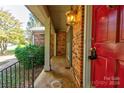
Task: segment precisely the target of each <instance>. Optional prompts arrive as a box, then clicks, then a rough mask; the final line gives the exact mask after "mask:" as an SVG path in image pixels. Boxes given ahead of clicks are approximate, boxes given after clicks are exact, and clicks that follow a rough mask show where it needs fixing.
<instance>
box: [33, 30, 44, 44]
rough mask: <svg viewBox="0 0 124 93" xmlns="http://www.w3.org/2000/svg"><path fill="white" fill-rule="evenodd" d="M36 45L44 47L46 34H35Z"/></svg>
mask: <svg viewBox="0 0 124 93" xmlns="http://www.w3.org/2000/svg"><path fill="white" fill-rule="evenodd" d="M33 35H34V44H35V45H39V46H42V45H44V33H43V32H33Z"/></svg>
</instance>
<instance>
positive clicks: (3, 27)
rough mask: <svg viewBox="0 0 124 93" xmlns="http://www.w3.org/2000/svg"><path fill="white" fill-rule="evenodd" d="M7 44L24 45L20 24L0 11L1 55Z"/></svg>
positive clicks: (9, 14)
mask: <svg viewBox="0 0 124 93" xmlns="http://www.w3.org/2000/svg"><path fill="white" fill-rule="evenodd" d="M8 43H15V44H24V43H25V39H24V34H23V30H22V29H21V23H20V22H19V20H17V19H15V18H14V17H13V16H12V15H11V13H9V12H8V11H4V10H3V9H1V10H0V49H1V53H2V54H3V53H4V52H5V51H6V49H7V44H8Z"/></svg>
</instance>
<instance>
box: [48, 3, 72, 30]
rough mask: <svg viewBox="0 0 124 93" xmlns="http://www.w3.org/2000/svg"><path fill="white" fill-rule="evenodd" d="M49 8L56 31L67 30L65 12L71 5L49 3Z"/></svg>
mask: <svg viewBox="0 0 124 93" xmlns="http://www.w3.org/2000/svg"><path fill="white" fill-rule="evenodd" d="M47 8H48V11H49V14H50V16H51V19H52V22H53V25H54V28H55V30H56V32H57V31H66V29H67V28H66V16H65V13H66V12H67V11H68V10H70V5H54V6H53V5H49V6H47Z"/></svg>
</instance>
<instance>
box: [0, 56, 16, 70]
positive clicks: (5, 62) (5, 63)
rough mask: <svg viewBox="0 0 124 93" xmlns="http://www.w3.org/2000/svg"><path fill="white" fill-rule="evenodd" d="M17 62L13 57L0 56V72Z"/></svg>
mask: <svg viewBox="0 0 124 93" xmlns="http://www.w3.org/2000/svg"><path fill="white" fill-rule="evenodd" d="M16 62H17V59H16V57H15V56H14V55H8V56H0V64H1V63H2V64H1V65H0V71H1V70H2V69H4V68H6V67H8V66H10V65H12V64H14V63H16Z"/></svg>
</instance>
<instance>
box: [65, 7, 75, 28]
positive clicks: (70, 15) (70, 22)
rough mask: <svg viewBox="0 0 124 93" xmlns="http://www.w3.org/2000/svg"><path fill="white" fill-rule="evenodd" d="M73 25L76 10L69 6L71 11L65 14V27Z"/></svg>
mask: <svg viewBox="0 0 124 93" xmlns="http://www.w3.org/2000/svg"><path fill="white" fill-rule="evenodd" d="M75 23H76V10H73V9H72V6H71V10H70V11H67V12H66V25H67V26H71V25H74V24H75Z"/></svg>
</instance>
